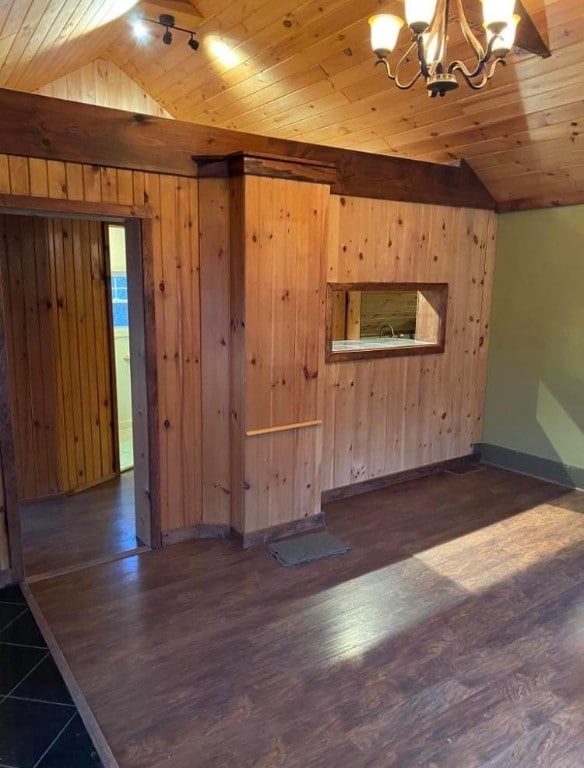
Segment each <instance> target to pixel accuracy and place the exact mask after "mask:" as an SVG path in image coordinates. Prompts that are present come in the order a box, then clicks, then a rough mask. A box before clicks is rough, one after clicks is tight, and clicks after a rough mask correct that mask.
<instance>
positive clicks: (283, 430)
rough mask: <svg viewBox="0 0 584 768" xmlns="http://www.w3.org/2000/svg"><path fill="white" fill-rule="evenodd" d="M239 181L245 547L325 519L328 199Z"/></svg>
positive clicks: (236, 322)
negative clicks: (251, 540)
mask: <svg viewBox="0 0 584 768" xmlns="http://www.w3.org/2000/svg"><path fill="white" fill-rule="evenodd" d="M235 181H236V182H237V183H238V184H239V186H238V191H239V194H240V195H243V202H242V204H241V205H240V212H241V213H242V215H241V213H238V214H236V215H235V217H234V218H233V219H232V224H234V230H235V233H236V236H237V235H239V236H240V237H241V238H243V240H242V242H241V243H240V245H239V247H237V246H236V249H235V250H234V248H233V240H232V264H233V273H232V293H231V295H232V303H233V304H235V306H232V330H233V331H234V333H235V337H234V338H233V337H232V345H233V347H234V350H232V361H233V360H234V358H235V365H236V364H238V363H239V365H241V361H242V360H243V371H241V369H239V370H238V369H235V367H232V382H233V389H234V390H236V389H238V388H239V387H240V386H241V379H242V378H243V390H244V391H243V393H240V396H239V398H237V400H236V403H235V405H233V406H232V436H233V437H232V439H234V440H235V442H236V447H237V446H239V443H240V441H241V440H243V446H242V448H239V449H238V450H236V451H235V454H236V455H235V457H234V458H235V460H234V461H233V466H232V478H234V479H233V480H232V484H233V485H232V496H233V497H234V499H235V504H236V505H237V504H238V503H239V501H238V495H237V489H235V495H234V494H233V491H234V487H233V486H235V485H236V484H237V483H238V482H239V483H241V481H242V480H243V484H244V492H243V516H242V517H241V514H240V512H239V511H238V510H235V514H234V521H235V522H234V525H236V526H237V525H238V524H239V525H242V528H243V530H242V533H243V534H244V542H246V540H247V538H248V537H250V536H252V534H254V533H257V532H260V531H264V530H266V529H270V528H274V527H276V526H282V525H287V524H290V523H294V522H297V521H305V522H308V523H309V524H310V522H311V518H312V519H313V518H314V517H315V516H316V515H318V514H319V513H320V493H321V483H320V465H321V447H322V382H323V376H322V367H323V358H324V336H323V327H324V279H323V277H324V264H325V261H324V258H325V250H326V233H327V225H328V204H329V197H330V190H329V186H328V184H325V183H314V182H307V181H297V180H288V179H280V178H265V177H260V176H251V175H250V176H245V178H244V179H243V181H241V180H235ZM240 203H241V201H240ZM234 262H238V263H234ZM242 290H243V294H242V293H241V291H242ZM234 294H235V295H234ZM241 373H243V377H242V376H241ZM242 407H243V413H242V412H241V408H242ZM234 432H235V435H234V434H233V433H234ZM242 435H243V437H242ZM241 454H242V455H243V469H242V473H241V477H240V478H239V480H238V479H237V464H238V462H239V463H241ZM233 455H234V454H233V453H232V456H233Z"/></svg>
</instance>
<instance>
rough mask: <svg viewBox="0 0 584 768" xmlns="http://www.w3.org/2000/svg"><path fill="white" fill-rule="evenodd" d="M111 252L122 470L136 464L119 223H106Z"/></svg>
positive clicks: (123, 240)
mask: <svg viewBox="0 0 584 768" xmlns="http://www.w3.org/2000/svg"><path fill="white" fill-rule="evenodd" d="M106 242H107V246H108V252H109V282H110V291H109V293H110V300H111V321H112V322H111V329H112V352H113V369H114V374H115V398H116V401H115V405H116V408H115V414H116V417H117V418H116V421H117V424H115V425H114V427H115V430H116V435H115V437H116V438H117V439H116V442H117V461H118V466H119V469H120V472H128V471H130V470H132V469H133V468H134V443H133V436H132V379H131V377H132V369H131V365H130V362H131V358H130V312H129V308H128V270H127V261H126V231H125V228H124V227H123V226H121V225H119V224H108V225H106Z"/></svg>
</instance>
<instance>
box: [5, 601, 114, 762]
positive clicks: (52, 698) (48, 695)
mask: <svg viewBox="0 0 584 768" xmlns="http://www.w3.org/2000/svg"><path fill="white" fill-rule="evenodd" d="M101 765H102V763H101V761H100V759H99V757H98V756H97V754H96V752H95V749H94V747H93V744H92V743H91V739H90V738H89V735H88V733H87V731H86V730H85V726H84V725H83V723H82V722H81V718H80V717H79V714H78V712H77V709H76V707H75V704H74V703H73V701H72V699H71V697H70V696H69V692H68V690H67V687H66V686H65V683H64V682H63V678H62V677H61V675H60V673H59V670H58V669H57V666H56V665H55V662H54V661H53V659H52V657H51V654H50V652H49V650H48V649H47V646H46V644H45V642H44V640H43V637H42V635H41V633H40V632H39V629H38V627H37V625H36V622H35V620H34V618H33V616H32V614H31V612H30V611H29V609H28V607H27V605H26V601H25V599H24V598H23V596H22V593H21V592H20V590H19V589H18V588H17V587H5V588H4V589H0V768H100V767H101Z"/></svg>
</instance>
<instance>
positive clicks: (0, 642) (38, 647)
mask: <svg viewBox="0 0 584 768" xmlns="http://www.w3.org/2000/svg"><path fill="white" fill-rule="evenodd" d="M1 645H8V646H10V647H11V648H33V649H34V650H35V651H46V650H47V646H46V645H27V644H26V643H7V642H6V641H5V640H0V646H1Z"/></svg>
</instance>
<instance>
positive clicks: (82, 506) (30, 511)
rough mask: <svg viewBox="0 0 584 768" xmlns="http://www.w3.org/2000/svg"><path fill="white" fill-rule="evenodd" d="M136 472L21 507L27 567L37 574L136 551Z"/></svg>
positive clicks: (28, 572)
mask: <svg viewBox="0 0 584 768" xmlns="http://www.w3.org/2000/svg"><path fill="white" fill-rule="evenodd" d="M133 474H134V473H133V472H125V473H124V474H122V475H121V476H120V477H117V478H115V479H114V480H110V481H108V482H107V483H103V484H102V485H98V486H96V487H95V488H90V489H89V490H87V491H82V492H81V493H76V494H73V495H71V496H63V497H60V498H57V499H51V500H49V501H42V502H38V503H34V504H24V505H22V507H21V525H22V540H23V548H24V565H25V569H26V575H27V576H38V575H40V574H45V573H50V572H52V571H55V570H60V569H62V568H69V567H71V566H76V565H79V564H81V563H88V562H92V561H94V560H99V559H100V558H104V557H109V556H111V555H115V554H118V553H120V552H125V551H127V550H133V549H136V547H137V546H138V544H137V542H136V523H135V512H134V477H133Z"/></svg>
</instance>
